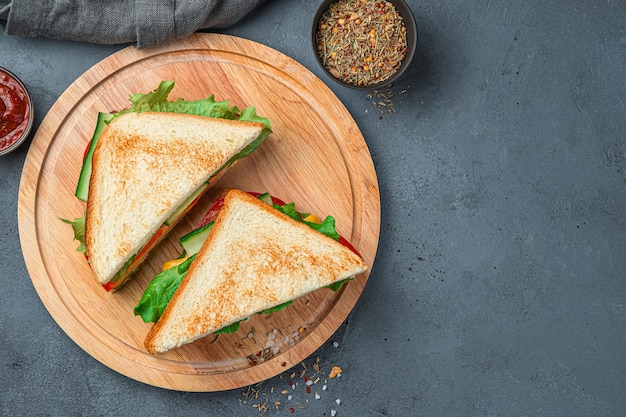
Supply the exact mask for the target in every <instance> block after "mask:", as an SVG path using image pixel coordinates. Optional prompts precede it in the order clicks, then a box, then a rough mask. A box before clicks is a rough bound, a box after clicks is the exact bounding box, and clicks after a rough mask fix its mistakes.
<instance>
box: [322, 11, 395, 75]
mask: <svg viewBox="0 0 626 417" xmlns="http://www.w3.org/2000/svg"><path fill="white" fill-rule="evenodd" d="M317 52H318V54H319V56H320V59H321V60H322V64H323V65H324V67H325V68H326V69H327V70H328V71H329V72H330V73H331V74H332V75H333V76H334V77H335V78H337V79H339V80H341V81H343V82H346V83H349V84H354V85H357V86H367V85H373V84H378V83H381V82H384V81H385V80H387V79H389V78H390V77H391V76H392V75H393V74H394V73H395V72H396V71H398V69H399V68H400V66H401V65H402V61H403V60H404V58H405V57H406V53H407V39H406V26H405V24H404V21H403V19H402V16H400V13H398V11H397V10H396V8H395V6H394V5H393V4H392V3H390V2H388V1H384V0H383V1H381V0H338V1H336V2H335V3H332V4H331V5H330V7H329V8H328V9H327V10H326V11H325V12H324V13H323V14H322V16H321V18H320V21H319V25H318V30H317Z"/></svg>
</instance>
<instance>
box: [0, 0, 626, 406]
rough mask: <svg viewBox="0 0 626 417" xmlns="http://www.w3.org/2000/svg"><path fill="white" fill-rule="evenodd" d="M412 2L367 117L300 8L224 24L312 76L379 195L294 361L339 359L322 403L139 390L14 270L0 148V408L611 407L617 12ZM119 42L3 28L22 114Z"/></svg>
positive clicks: (10, 173)
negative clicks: (333, 75)
mask: <svg viewBox="0 0 626 417" xmlns="http://www.w3.org/2000/svg"><path fill="white" fill-rule="evenodd" d="M409 3H410V5H411V7H412V9H413V11H414V13H415V16H416V20H417V23H418V26H419V29H420V45H419V49H418V53H417V56H416V58H415V60H414V62H413V64H412V67H411V69H410V71H409V74H408V75H407V76H406V77H405V78H403V79H402V80H400V81H399V82H398V83H397V84H396V85H395V86H394V88H393V91H394V98H393V100H394V108H395V113H392V114H387V115H384V117H382V120H381V119H380V113H379V108H375V107H374V106H373V105H372V101H371V100H368V98H367V97H366V96H365V94H363V93H360V92H357V91H352V90H348V89H345V88H342V87H339V86H336V85H334V84H332V83H331V81H330V80H329V79H327V78H326V77H324V76H323V75H322V74H321V71H320V70H319V69H318V68H317V67H316V66H315V61H314V57H313V55H312V52H311V50H310V49H309V45H308V36H309V24H310V22H309V19H310V17H311V16H312V14H313V12H314V10H315V7H316V4H317V2H311V1H305V0H298V1H289V0H270V1H269V2H268V3H267V4H266V5H265V6H264V7H262V8H261V9H259V10H258V11H256V12H255V13H253V14H252V15H250V16H249V17H247V18H246V19H245V20H244V21H242V22H241V23H240V24H238V25H237V26H235V27H233V28H230V29H228V30H225V31H224V32H225V33H229V34H233V35H237V36H241V37H245V38H248V39H252V40H255V41H258V42H261V43H263V44H266V45H268V46H270V47H272V48H275V49H277V50H279V51H281V52H283V53H285V54H287V55H289V56H291V57H292V58H294V59H296V60H297V61H299V62H300V63H302V64H303V65H305V66H306V67H308V68H310V69H311V70H312V71H313V72H315V73H316V74H318V75H319V76H320V78H322V80H324V81H325V82H327V83H328V84H329V86H330V87H331V88H332V89H333V90H334V92H335V93H336V94H337V96H338V97H339V98H340V99H341V100H342V101H343V102H344V103H345V105H346V107H347V108H348V109H349V111H350V112H351V113H352V115H353V117H354V119H355V120H356V122H357V123H358V125H359V126H360V128H361V130H362V132H363V135H364V137H365V138H366V140H367V143H368V146H369V147H370V151H371V154H372V157H373V160H374V163H375V166H376V169H377V173H378V178H379V185H380V192H381V199H382V226H381V234H380V246H379V250H378V254H377V257H376V263H375V265H374V268H373V271H372V275H371V277H370V280H369V282H368V285H367V287H366V288H365V291H364V293H363V296H362V298H361V299H360V301H359V302H358V304H357V306H356V308H355V309H354V311H353V313H352V314H351V315H350V317H349V319H348V320H347V322H346V323H345V324H344V325H343V326H342V327H341V328H340V329H339V331H338V332H337V333H336V334H335V335H334V336H333V337H332V338H331V340H329V341H328V342H327V343H326V344H324V345H323V346H322V347H321V348H320V349H319V351H317V352H316V353H315V354H314V355H313V356H312V357H311V358H310V359H308V360H307V361H306V363H310V362H312V361H313V360H314V359H315V358H317V357H319V359H320V364H321V366H322V368H325V369H326V370H328V369H329V368H330V366H331V365H333V364H339V365H341V366H342V367H343V368H344V374H343V375H342V377H341V378H339V379H334V380H332V381H329V383H328V384H327V385H328V387H327V390H326V391H321V390H320V391H319V393H320V394H321V395H320V399H319V400H316V399H314V397H313V396H312V394H306V392H305V390H304V387H303V386H302V385H300V386H298V387H297V389H295V390H293V393H291V394H290V395H292V398H291V400H288V399H287V396H286V395H284V394H281V391H282V389H284V388H285V385H286V382H285V379H284V377H283V378H281V377H276V378H273V379H270V380H268V381H265V382H263V383H261V384H260V385H258V386H256V387H252V389H254V390H256V391H258V393H259V394H258V395H259V397H258V399H256V400H252V398H253V396H252V395H248V396H246V392H247V391H246V390H245V389H244V390H232V391H227V392H220V393H204V394H199V393H182V392H175V391H168V390H163V389H159V388H154V387H151V386H147V385H144V384H141V383H138V382H135V381H133V380H131V379H128V378H126V377H124V376H122V375H120V374H118V373H116V372H114V371H112V370H110V369H108V368H106V367H105V366H103V365H101V364H100V363H99V362H97V361H95V360H94V359H92V358H91V357H90V356H89V355H87V354H86V353H85V352H83V351H82V350H81V349H80V348H79V347H78V346H77V345H76V344H75V343H74V342H73V341H72V340H71V339H69V338H68V337H67V336H66V335H65V334H64V333H63V331H62V330H61V329H60V328H59V327H58V326H57V324H56V323H55V322H54V320H53V319H52V318H51V317H50V315H49V314H48V312H47V311H46V309H45V308H44V306H43V304H42V303H41V301H40V300H39V298H38V296H37V294H36V292H35V290H34V288H33V286H32V284H31V282H30V279H29V277H28V274H27V271H26V268H25V266H24V262H23V258H22V256H21V251H20V246H19V237H18V229H17V214H16V210H17V195H18V187H19V179H20V174H21V168H22V165H23V162H24V158H25V155H26V150H27V147H24V149H23V150H21V151H19V152H17V153H14V154H12V155H10V156H7V157H3V158H2V159H1V160H0V185H1V186H0V189H1V190H2V193H0V213H1V215H2V223H3V227H2V231H1V232H0V268H1V271H2V272H1V273H0V280H1V281H0V282H1V288H2V290H0V375H1V377H0V415H6V416H78V415H84V416H109V415H111V416H112V415H116V416H130V415H137V416H143V415H167V416H258V415H263V414H265V415H284V416H286V415H307V416H330V415H331V410H336V415H337V417H347V416H372V417H375V416H376V417H377V416H620V415H624V413H626V411H625V410H626V395H624V393H626V357H625V356H626V355H625V354H626V280H625V278H626V277H625V271H626V256H625V254H626V211H625V207H626V104H625V103H626V83H625V82H626V34H625V32H624V29H625V22H626V3H625V2H624V1H623V0H618V1H601V2H599V1H598V2H590V1H582V0H570V1H564V0H562V1H558V0H541V1H539V0H530V1H524V2H517V1H504V0H471V1H464V2H458V1H449V0H442V1H431V2H428V1H416V0H411V1H409ZM124 46H125V45H119V46H102V45H91V44H83V43H71V42H60V41H54V40H49V39H43V38H36V39H26V38H15V37H9V36H6V35H0V66H4V67H7V68H9V69H11V70H13V71H14V72H16V73H17V74H18V75H19V76H20V77H21V78H22V79H23V80H24V82H25V83H26V84H27V85H28V86H29V88H30V90H31V91H32V93H33V96H34V101H35V106H36V123H37V124H39V123H40V122H41V120H42V118H43V116H44V115H45V113H46V111H47V110H48V109H49V108H50V106H51V105H52V104H53V102H54V101H55V100H56V99H57V98H58V97H59V95H60V94H61V93H62V92H63V91H64V89H65V88H66V87H67V86H68V85H69V84H71V83H72V82H73V81H74V80H75V79H76V78H77V77H78V76H79V75H80V74H82V73H83V72H84V71H85V70H87V69H88V68H89V67H90V66H92V65H93V64H95V63H96V62H98V61H99V60H100V59H102V58H104V57H106V56H108V55H109V54H111V53H113V52H115V51H117V50H119V49H120V48H122V47H124ZM402 90H406V93H405V94H402V93H401V92H402ZM333 342H336V344H338V345H335V344H333ZM251 392H252V391H251ZM336 399H339V400H340V404H337V403H336V401H335V400H336ZM265 400H267V401H268V404H269V405H270V406H271V407H270V410H269V411H267V412H265V413H263V412H262V410H259V408H258V407H257V405H258V404H260V403H262V402H264V401H265ZM276 401H280V402H281V407H280V409H279V410H278V411H276V410H275V409H274V408H273V404H274V402H276ZM290 407H294V413H293V414H291V413H290V412H289V408H290ZM301 407H304V408H301Z"/></svg>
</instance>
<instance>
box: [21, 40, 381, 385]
mask: <svg viewBox="0 0 626 417" xmlns="http://www.w3.org/2000/svg"><path fill="white" fill-rule="evenodd" d="M161 80H173V81H174V82H175V87H174V90H173V92H172V93H171V94H170V97H169V98H170V99H171V100H173V99H176V98H184V99H187V100H196V99H201V98H206V97H208V96H209V95H211V94H214V95H215V99H216V100H229V102H230V104H231V105H236V106H238V107H239V108H244V107H246V106H249V105H253V106H255V107H256V109H257V113H258V114H259V115H262V116H265V117H268V118H269V119H270V121H271V124H272V130H273V133H272V135H270V137H269V138H268V139H267V140H266V141H265V143H264V144H263V145H262V146H261V147H260V148H259V149H258V150H257V151H255V152H254V153H253V154H252V155H251V156H249V157H247V158H246V159H244V160H242V161H241V162H240V163H238V164H237V165H236V166H234V167H233V168H232V169H231V170H229V171H228V172H227V173H226V174H225V175H224V176H223V177H222V178H221V179H220V180H219V181H218V183H217V184H216V185H215V186H214V187H212V188H211V190H210V191H209V192H208V193H207V194H206V195H205V196H204V197H203V198H202V199H201V200H200V202H199V204H198V205H197V206H196V208H194V209H193V210H192V211H191V212H190V213H189V214H188V215H187V217H186V218H185V219H184V220H183V221H181V222H180V223H179V224H178V225H177V226H176V227H174V228H173V230H172V231H171V233H170V234H169V236H168V237H167V238H166V239H164V240H163V242H162V243H161V244H159V246H157V247H156V248H155V249H154V250H153V251H152V252H151V253H150V255H149V257H148V260H147V261H145V262H144V264H143V265H142V266H141V268H140V269H139V270H138V271H137V273H136V274H135V275H134V278H133V279H132V280H131V281H130V282H128V283H127V284H125V285H124V287H122V289H121V290H119V291H117V292H115V293H108V292H106V291H104V290H103V288H102V287H101V286H100V285H99V284H98V283H97V282H96V281H95V279H94V278H93V276H92V274H91V271H90V269H89V266H88V265H87V263H86V262H85V259H84V258H83V256H82V255H81V254H80V253H79V252H77V251H76V247H77V246H78V242H76V241H74V240H73V232H72V229H71V227H70V226H69V225H67V224H65V223H63V222H61V221H60V220H59V219H60V218H65V219H73V218H75V217H80V216H82V215H83V212H84V210H85V205H84V203H82V202H80V201H79V200H78V199H76V198H75V197H74V191H75V188H76V182H77V179H78V175H79V172H80V168H81V164H82V162H81V161H82V156H83V152H84V150H85V147H86V145H87V142H88V140H89V139H90V138H91V135H92V133H93V129H94V127H95V121H96V116H97V113H98V112H99V111H102V112H108V111H115V110H120V109H123V108H125V107H128V106H129V101H128V99H129V97H130V96H131V94H133V93H146V92H149V91H151V90H154V89H155V88H156V87H157V85H158V84H159V82H160V81H161ZM224 188H241V189H244V190H248V191H259V192H264V191H268V192H270V193H271V194H273V195H275V196H277V197H280V198H281V199H283V200H284V201H287V202H291V201H293V202H295V203H296V207H297V208H298V209H299V211H303V212H313V213H317V214H318V215H320V216H325V215H327V214H331V215H333V216H334V217H335V218H336V224H337V230H338V231H339V233H340V234H341V235H343V236H345V237H346V238H347V239H348V240H350V241H351V242H352V243H353V244H354V245H355V246H356V248H357V249H358V250H359V251H360V253H361V254H362V256H363V258H364V260H365V261H366V263H367V264H368V265H369V267H370V269H371V267H372V264H373V262H374V257H375V254H376V248H377V245H378V235H379V228H380V198H379V192H378V183H377V179H376V172H375V170H374V166H373V163H372V160H371V156H370V153H369V150H368V148H367V145H366V143H365V141H364V139H363V136H362V135H361V132H360V131H359V129H358V127H357V126H356V124H355V122H354V120H353V119H352V117H351V116H350V114H349V113H348V111H347V110H346V109H345V107H344V106H343V105H342V103H341V102H340V101H339V100H338V99H337V97H336V96H335V95H334V94H333V93H332V92H331V90H330V89H329V88H328V87H326V86H325V85H324V84H323V83H322V81H320V80H319V79H318V78H316V77H315V75H313V74H312V73H311V72H310V71H308V70H307V69H306V68H304V67H303V66H301V65H300V64H298V63H297V62H295V61H294V60H293V59H291V58H289V57H287V56H285V55H283V54H281V53H279V52H277V51H275V50H272V49H270V48H268V47H266V46H263V45H260V44H258V43H254V42H251V41H247V40H244V39H240V38H235V37H231V36H225V35H218V34H197V35H194V36H192V37H190V38H187V39H185V40H182V41H180V42H176V43H172V44H168V45H167V46H163V47H159V48H154V49H147V50H136V49H135V48H134V47H129V48H126V49H124V50H121V51H119V52H117V53H115V54H113V55H111V56H109V57H108V58H106V59H104V60H103V61H102V62H100V63H98V64H97V65H95V66H94V67H92V68H91V69H89V70H88V71H87V72H85V73H84V74H83V75H82V76H81V77H80V78H78V79H77V80H76V81H75V82H74V83H73V84H72V85H71V86H70V87H69V88H68V89H67V90H66V91H65V92H64V93H63V94H62V95H61V97H60V98H59V99H58V100H57V102H56V103H55V104H54V105H53V106H52V108H51V109H50V111H49V113H48V114H47V115H46V117H45V119H44V120H43V122H42V124H41V126H40V128H39V130H38V131H37V133H36V135H35V137H34V139H33V142H32V144H31V147H30V150H29V152H28V156H27V158H26V162H25V165H24V170H23V173H22V179H21V183H20V191H19V203H18V219H19V232H20V240H21V246H22V251H23V254H24V259H25V262H26V266H27V268H28V272H29V274H30V277H31V280H32V282H33V284H34V286H35V288H36V290H37V292H38V294H39V296H40V297H41V300H42V301H43V303H44V305H45V306H46V308H47V309H48V311H49V312H50V314H51V315H52V317H54V319H55V320H56V321H57V323H58V324H59V326H61V328H62V329H63V330H64V331H65V332H66V333H67V334H68V335H69V336H70V337H71V338H72V339H73V340H74V341H75V342H76V343H77V344H78V345H79V346H80V347H81V348H82V349H84V350H85V351H86V352H87V353H89V354H90V355H91V356H93V357H94V358H95V359H97V360H98V361H100V362H102V363H103V364H105V365H106V366H108V367H110V368H112V369H114V370H115V371H117V372H120V373H121V374H123V375H126V376H128V377H130V378H134V379H136V380H138V381H142V382H144V383H146V384H151V385H155V386H159V387H164V388H169V389H175V390H181V391H219V390H226V389H232V388H238V387H243V386H246V385H250V384H254V383H256V382H259V381H261V380H264V379H267V378H270V377H272V376H275V375H277V374H279V373H281V372H284V371H286V370H287V369H289V368H290V367H292V366H293V365H296V364H299V363H300V362H301V361H302V360H304V359H305V358H307V357H308V356H309V355H311V354H312V353H313V352H314V351H315V350H316V349H317V348H319V347H320V346H321V345H322V344H323V343H324V342H325V341H326V340H327V339H328V338H330V336H331V335H332V334H333V333H334V332H335V331H336V330H337V328H338V327H339V326H340V324H341V323H342V322H343V321H344V320H345V319H346V317H347V316H348V314H349V313H350V311H351V310H352V308H353V307H354V305H355V303H356V302H357V300H358V298H359V296H360V295H361V293H362V291H363V288H364V286H365V283H366V281H367V278H368V275H369V272H367V273H364V274H362V275H360V276H358V277H356V278H355V279H354V280H353V281H351V282H350V283H349V284H348V285H344V286H343V288H342V290H341V291H339V292H337V293H335V292H332V291H330V290H328V289H321V290H318V291H315V292H313V293H311V294H309V295H306V296H304V297H302V298H300V299H298V300H296V301H295V302H294V303H293V304H292V305H291V306H289V307H288V308H286V309H284V310H282V311H280V312H277V313H274V314H271V315H255V316H254V317H251V318H250V319H249V320H247V321H245V322H243V323H242V325H241V328H240V329H239V331H238V332H236V333H234V334H230V335H226V334H224V335H221V336H220V337H219V338H216V337H214V336H209V337H206V338H204V339H201V340H198V341H196V342H194V343H191V344H189V345H186V346H184V347H182V348H179V349H175V350H172V351H169V352H167V353H165V354H159V355H152V354H149V353H147V352H146V351H145V349H144V348H143V340H144V337H145V336H146V334H147V332H148V330H149V328H150V325H149V324H145V323H143V321H142V320H141V319H140V318H139V317H137V316H134V314H133V307H134V306H135V305H136V304H137V302H138V301H139V299H140V297H141V294H142V292H143V290H144V288H145V287H146V285H147V284H148V282H149V281H150V280H151V279H152V277H153V276H154V275H156V274H157V273H158V272H159V271H160V270H161V266H162V264H163V262H165V261H167V260H169V259H172V258H174V257H178V255H179V254H180V251H181V249H180V246H179V245H178V238H179V237H180V236H182V235H183V234H184V233H187V232H188V231H190V230H192V229H193V226H194V225H195V224H196V223H197V221H198V220H199V219H200V218H201V216H202V215H203V214H204V212H205V211H206V210H207V208H208V207H209V205H210V203H211V201H212V200H213V199H214V198H215V197H216V195H217V194H218V193H219V192H220V191H221V190H223V189H224Z"/></svg>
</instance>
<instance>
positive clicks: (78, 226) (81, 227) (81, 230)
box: [61, 212, 87, 253]
mask: <svg viewBox="0 0 626 417" xmlns="http://www.w3.org/2000/svg"><path fill="white" fill-rule="evenodd" d="M86 217H87V212H85V214H83V217H76V218H75V219H74V220H67V219H61V221H62V222H63V223H67V224H69V225H71V226H72V230H73V231H74V240H78V242H79V245H78V247H77V248H76V250H77V251H79V252H80V253H85V218H86Z"/></svg>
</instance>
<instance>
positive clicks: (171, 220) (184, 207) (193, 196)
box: [165, 181, 209, 226]
mask: <svg viewBox="0 0 626 417" xmlns="http://www.w3.org/2000/svg"><path fill="white" fill-rule="evenodd" d="M208 186H209V182H208V181H207V182H205V183H204V184H202V185H201V186H200V187H198V189H197V190H196V191H194V192H193V194H191V195H190V196H189V197H188V198H187V200H185V202H184V203H183V204H181V205H180V206H178V208H177V209H176V211H174V213H172V215H171V216H170V217H169V218H168V219H167V220H165V224H166V225H168V226H169V225H171V224H172V223H174V222H175V221H176V219H178V217H180V216H181V215H182V214H183V213H184V212H185V210H187V207H189V206H190V205H191V203H193V202H194V200H195V199H196V198H198V196H199V195H200V194H202V192H203V191H204V190H206V189H207V187H208Z"/></svg>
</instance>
